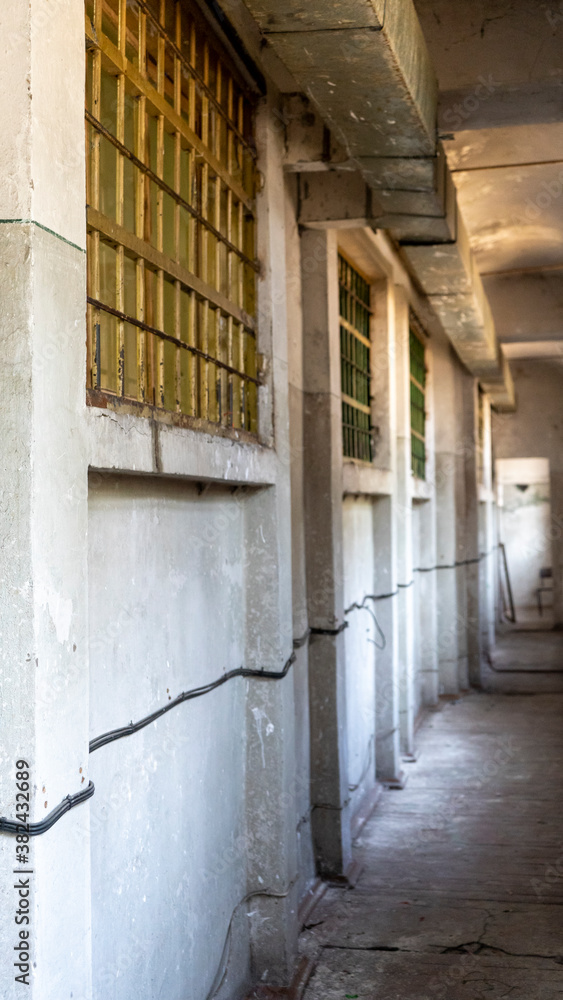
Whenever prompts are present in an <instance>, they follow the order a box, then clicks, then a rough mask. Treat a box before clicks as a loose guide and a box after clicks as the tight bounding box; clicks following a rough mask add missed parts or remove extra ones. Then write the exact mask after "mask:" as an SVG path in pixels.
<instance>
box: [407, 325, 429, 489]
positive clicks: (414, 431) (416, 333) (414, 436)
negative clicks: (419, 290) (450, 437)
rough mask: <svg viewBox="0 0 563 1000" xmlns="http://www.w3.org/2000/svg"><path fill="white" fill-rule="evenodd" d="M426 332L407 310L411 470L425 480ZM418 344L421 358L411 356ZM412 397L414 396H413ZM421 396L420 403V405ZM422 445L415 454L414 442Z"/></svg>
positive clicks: (426, 418) (416, 476)
mask: <svg viewBox="0 0 563 1000" xmlns="http://www.w3.org/2000/svg"><path fill="white" fill-rule="evenodd" d="M426 336H427V335H426V333H425V331H424V327H423V326H422V324H421V323H420V321H419V319H418V318H417V316H416V314H415V313H414V312H413V310H412V309H410V310H409V407H410V437H411V471H412V474H413V476H414V478H415V479H418V480H419V481H420V482H426V473H427V466H428V442H427V425H428V413H427V410H426V399H427V389H428V367H427V365H426V350H427V348H426V343H425V341H426ZM414 343H416V344H418V345H419V346H420V347H421V348H422V359H421V358H420V357H418V358H414V357H413V345H414ZM415 364H418V366H419V367H422V369H423V374H424V379H423V381H420V379H418V378H417V377H416V375H415V374H413V367H414V365H415ZM413 397H414V398H413ZM420 397H422V405H420ZM415 412H416V413H418V414H419V415H420V414H421V415H422V417H421V420H422V428H423V429H422V431H420V430H419V429H418V427H417V426H416V425H415V424H416V422H415V419H414V415H415ZM417 442H418V444H419V446H420V445H421V446H422V452H423V453H422V454H421V455H420V454H417V449H416V447H415V443H417Z"/></svg>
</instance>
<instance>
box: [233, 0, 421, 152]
mask: <svg viewBox="0 0 563 1000" xmlns="http://www.w3.org/2000/svg"><path fill="white" fill-rule="evenodd" d="M246 5H247V7H248V9H249V10H250V12H251V14H252V15H253V16H254V18H255V19H256V21H257V22H258V24H259V25H260V27H261V28H262V31H263V32H264V34H265V35H266V37H267V38H268V40H269V42H270V44H271V46H272V47H273V49H274V50H275V52H276V53H277V55H278V56H279V57H280V58H281V60H282V62H283V63H284V64H285V66H286V67H287V69H288V70H289V71H290V73H291V74H292V75H293V76H294V77H295V80H296V81H297V84H298V85H299V86H300V87H301V88H302V89H303V90H304V92H305V93H306V94H308V96H310V97H311V99H312V100H313V102H314V103H315V104H316V105H317V107H318V110H319V112H320V113H321V115H322V117H323V118H324V120H325V122H327V124H329V125H330V127H331V128H332V129H334V130H335V134H336V136H337V138H338V139H339V141H341V142H342V143H343V144H344V146H345V148H346V149H347V150H348V151H349V152H350V153H351V154H353V155H354V156H377V155H382V156H426V155H428V156H433V155H434V152H435V146H436V107H437V86H436V81H435V77H434V73H433V70H432V66H431V64H430V60H429V57H428V52H427V49H426V45H425V42H424V38H423V35H422V31H421V29H420V24H419V22H418V18H417V16H416V11H415V8H414V5H413V3H412V0H393V3H390V2H389V0H387V3H386V4H385V6H383V3H382V2H381V0H375V2H374V3H372V2H368V0H343V2H342V3H337V2H336V0H331V2H329V3H328V4H325V3H324V2H323V3H321V2H320V0H317V2H315V3H313V4H307V5H304V4H303V3H298V2H297V0H293V3H292V4H291V5H290V11H289V15H290V16H286V15H285V14H283V15H281V14H280V12H279V11H278V10H277V7H278V6H279V5H277V4H275V3H273V2H272V0H247V4H246ZM293 15H294V16H293ZM339 17H342V19H343V20H342V22H341V24H342V26H340V22H339V21H338V18H339ZM366 19H367V20H368V21H371V20H373V23H369V24H368V25H366V24H365V22H366Z"/></svg>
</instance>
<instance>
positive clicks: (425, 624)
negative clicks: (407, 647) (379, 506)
mask: <svg viewBox="0 0 563 1000" xmlns="http://www.w3.org/2000/svg"><path fill="white" fill-rule="evenodd" d="M418 516H419V530H420V564H419V567H420V570H421V572H420V573H418V597H419V608H418V616H417V622H416V628H417V632H418V635H419V642H420V683H421V694H422V704H423V705H436V704H437V702H438V695H439V690H440V678H439V670H438V647H437V613H436V600H437V596H436V595H437V580H436V575H437V574H436V570H435V569H434V567H435V565H436V511H435V505H434V501H433V500H428V501H427V502H426V503H423V504H421V505H420V507H419V510H418ZM425 570H429V572H425Z"/></svg>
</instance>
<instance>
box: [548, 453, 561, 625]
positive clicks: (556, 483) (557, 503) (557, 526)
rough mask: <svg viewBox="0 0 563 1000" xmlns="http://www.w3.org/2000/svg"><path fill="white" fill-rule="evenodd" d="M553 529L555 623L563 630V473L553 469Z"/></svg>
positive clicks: (551, 484)
mask: <svg viewBox="0 0 563 1000" xmlns="http://www.w3.org/2000/svg"><path fill="white" fill-rule="evenodd" d="M550 480H551V482H550V488H551V528H552V542H551V550H552V558H553V623H554V626H555V628H557V629H563V472H562V471H560V470H559V469H557V468H551V472H550Z"/></svg>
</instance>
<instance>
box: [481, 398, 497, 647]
mask: <svg viewBox="0 0 563 1000" xmlns="http://www.w3.org/2000/svg"><path fill="white" fill-rule="evenodd" d="M482 405H483V482H482V485H481V487H480V492H481V498H482V499H481V502H480V504H479V538H480V540H479V551H480V556H481V562H480V564H479V571H480V591H481V597H480V612H479V617H480V621H481V648H482V652H483V655H487V654H488V653H490V652H491V651H492V650H493V648H494V644H495V593H496V573H495V555H496V553H495V523H494V522H495V504H494V493H493V458H492V429H491V423H492V421H491V404H490V399H489V397H488V396H486V395H485V396H484V398H483V404H482Z"/></svg>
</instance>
